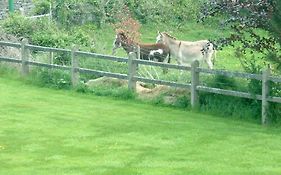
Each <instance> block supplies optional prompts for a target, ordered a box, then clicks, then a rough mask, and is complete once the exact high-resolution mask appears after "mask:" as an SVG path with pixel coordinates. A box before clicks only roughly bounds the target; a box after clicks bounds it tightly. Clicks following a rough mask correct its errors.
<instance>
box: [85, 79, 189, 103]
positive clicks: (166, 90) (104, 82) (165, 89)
mask: <svg viewBox="0 0 281 175" xmlns="http://www.w3.org/2000/svg"><path fill="white" fill-rule="evenodd" d="M86 85H87V86H88V87H89V88H94V87H98V86H106V87H109V88H110V87H112V88H114V87H127V86H128V81H127V80H120V79H117V78H109V77H101V78H97V79H94V80H89V81H88V82H87V83H86ZM148 87H151V86H148ZM136 93H137V94H138V98H139V99H142V100H153V99H156V98H159V97H161V98H162V99H163V102H164V103H165V104H174V103H175V102H176V101H177V98H178V97H180V96H183V95H186V94H187V93H188V90H186V89H182V88H172V87H169V86H164V85H156V86H155V87H152V88H147V85H146V84H144V83H141V82H137V84H136Z"/></svg>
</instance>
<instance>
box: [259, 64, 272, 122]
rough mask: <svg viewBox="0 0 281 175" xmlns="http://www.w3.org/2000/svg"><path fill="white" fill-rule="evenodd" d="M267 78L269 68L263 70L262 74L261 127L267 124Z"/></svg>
mask: <svg viewBox="0 0 281 175" xmlns="http://www.w3.org/2000/svg"><path fill="white" fill-rule="evenodd" d="M269 76H270V68H267V69H265V70H264V71H263V72H262V119H261V122H262V124H263V125H265V124H267V123H268V118H267V114H268V108H269V103H268V101H267V97H268V95H269Z"/></svg>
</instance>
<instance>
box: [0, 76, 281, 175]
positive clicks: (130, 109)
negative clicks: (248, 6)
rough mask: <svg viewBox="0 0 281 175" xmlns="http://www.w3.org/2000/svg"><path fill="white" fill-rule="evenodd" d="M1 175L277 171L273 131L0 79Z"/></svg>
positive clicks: (280, 155) (279, 155)
mask: <svg viewBox="0 0 281 175" xmlns="http://www.w3.org/2000/svg"><path fill="white" fill-rule="evenodd" d="M0 97H1V98H0V174H7V175H10V174H16V175H19V174H28V175H29V174H52V175H53V174H68V175H69V174H70V175H72V174H75V175H77V174H79V175H80V174H104V175H111V174H112V175H118V174H120V175H126V174H128V175H132V174H144V175H167V174H173V175H174V174H176V175H180V174H183V175H186V174H196V175H197V174H198V175H200V174H208V175H213V174H219V175H221V174H227V175H229V174H233V175H237V174H253V175H257V174H270V175H274V174H281V166H280V162H281V149H280V145H281V139H280V136H281V134H280V133H281V132H280V129H276V128H267V127H262V126H260V125H255V124H249V123H243V122H240V121H233V120H230V119H222V118H216V117H215V116H207V115H202V114H198V113H193V112H190V111H184V110H180V109H174V108H169V107H159V106H152V105H149V104H143V103H137V102H134V101H126V100H125V101H121V100H117V99H113V98H105V97H97V96H93V95H84V94H78V93H75V92H72V91H58V90H51V89H46V88H38V87H35V86H30V85H27V84H25V83H23V82H21V81H15V80H9V79H7V78H3V76H0Z"/></svg>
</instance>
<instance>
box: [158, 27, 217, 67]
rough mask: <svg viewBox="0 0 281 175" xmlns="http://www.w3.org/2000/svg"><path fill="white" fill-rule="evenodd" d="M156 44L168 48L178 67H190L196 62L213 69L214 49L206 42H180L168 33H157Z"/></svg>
mask: <svg viewBox="0 0 281 175" xmlns="http://www.w3.org/2000/svg"><path fill="white" fill-rule="evenodd" d="M156 43H163V44H165V45H166V46H167V47H169V49H170V53H171V56H173V57H175V58H176V59H177V63H178V64H179V65H190V64H191V63H192V62H193V61H194V60H198V61H205V62H206V63H207V64H208V67H209V69H213V63H212V56H213V54H214V55H215V49H214V45H213V44H212V43H211V42H210V41H208V40H199V41H194V42H191V41H180V40H177V39H176V38H175V37H173V36H171V35H169V34H168V33H165V32H162V33H160V32H158V36H157V38H156ZM214 57H215V56H214ZM214 59H215V58H214Z"/></svg>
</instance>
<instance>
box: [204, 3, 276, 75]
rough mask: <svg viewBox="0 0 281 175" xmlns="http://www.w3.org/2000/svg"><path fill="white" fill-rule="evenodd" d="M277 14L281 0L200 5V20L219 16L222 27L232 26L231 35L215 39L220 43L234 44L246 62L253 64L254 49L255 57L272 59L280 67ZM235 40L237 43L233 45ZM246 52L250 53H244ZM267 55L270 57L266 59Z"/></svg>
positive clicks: (221, 44)
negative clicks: (201, 6) (256, 53)
mask: <svg viewBox="0 0 281 175" xmlns="http://www.w3.org/2000/svg"><path fill="white" fill-rule="evenodd" d="M280 14H281V1H277V0H242V1H229V0H223V1H222V0H214V1H208V2H206V3H205V4H204V5H203V8H202V10H201V17H200V21H205V20H206V19H207V18H209V17H213V16H216V17H219V18H220V19H221V20H220V23H221V25H220V26H221V27H230V28H231V29H232V30H233V33H232V34H231V35H230V36H228V37H226V38H221V39H219V40H218V41H217V42H218V44H219V45H220V46H221V47H224V46H226V45H231V46H234V47H237V49H238V53H239V54H240V53H242V56H243V59H244V62H245V63H246V64H248V65H249V64H252V63H251V62H250V60H251V59H252V56H253V55H255V52H258V53H260V55H258V56H257V55H256V57H257V58H256V59H259V60H262V59H263V60H264V62H265V61H271V62H273V63H274V64H276V65H275V66H276V69H277V70H279V68H280V65H281V52H280V44H281V42H280V41H281V40H280V38H281V34H280V27H281V26H280V22H279V21H280ZM218 26H219V25H218ZM235 42H236V43H237V42H238V43H239V44H238V45H235ZM243 54H244V55H243ZM246 54H249V55H252V56H250V57H249V56H248V57H247V55H246ZM240 56H241V55H240ZM269 56H270V58H271V59H268V57H269ZM258 65H260V64H259V63H257V64H255V67H254V68H253V69H251V70H248V71H251V72H253V71H254V70H255V69H256V66H258ZM248 67H249V66H248ZM246 70H247V69H246Z"/></svg>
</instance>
